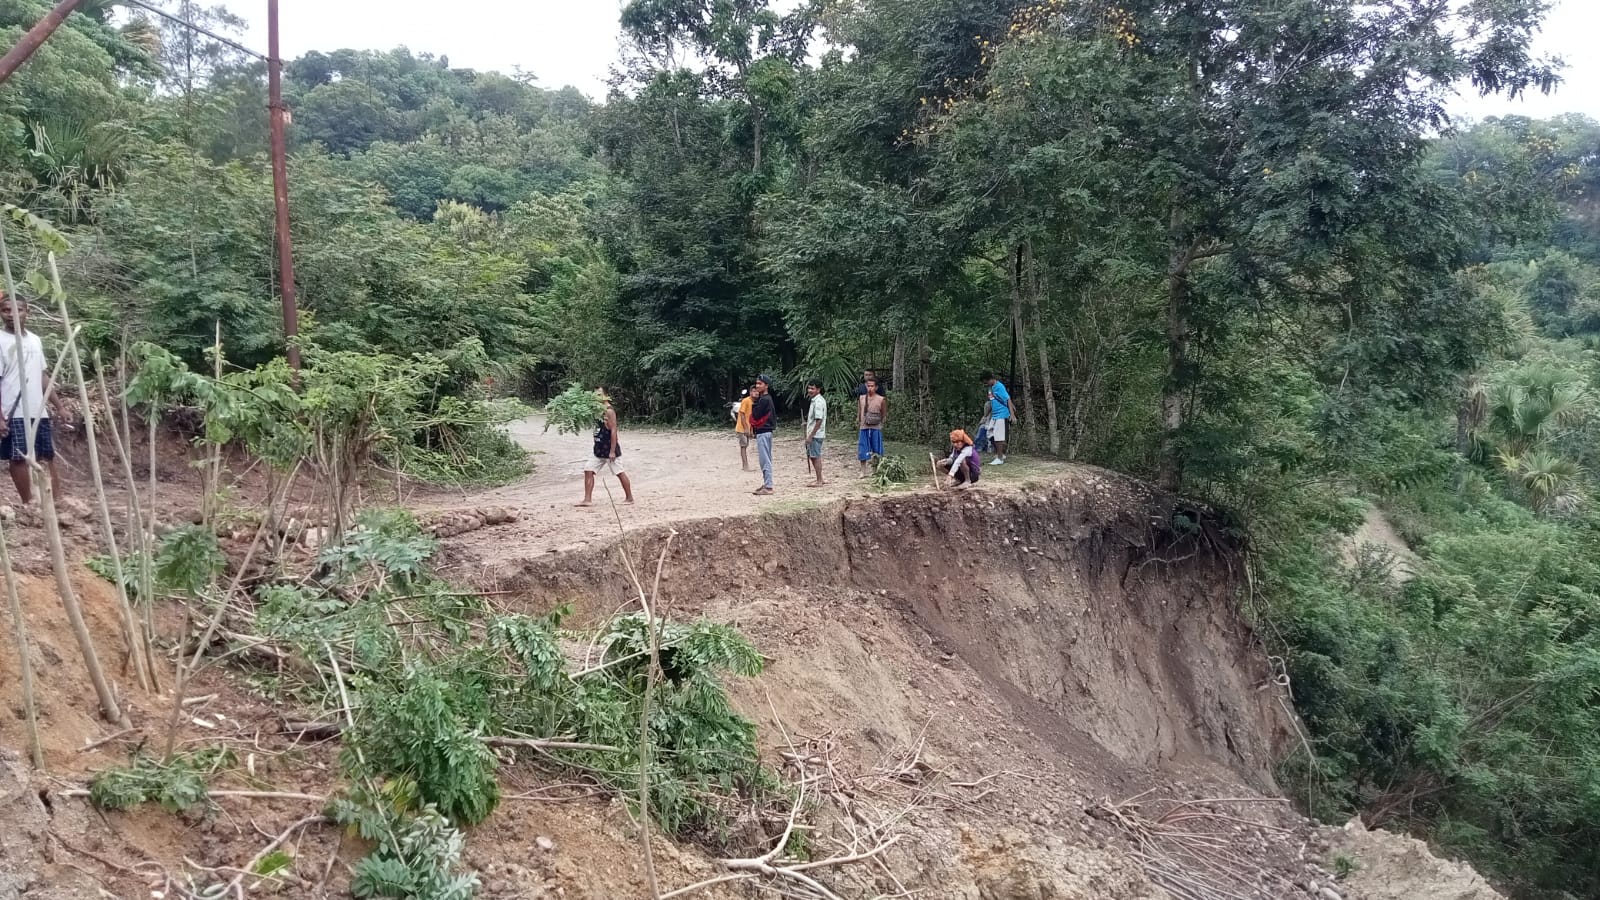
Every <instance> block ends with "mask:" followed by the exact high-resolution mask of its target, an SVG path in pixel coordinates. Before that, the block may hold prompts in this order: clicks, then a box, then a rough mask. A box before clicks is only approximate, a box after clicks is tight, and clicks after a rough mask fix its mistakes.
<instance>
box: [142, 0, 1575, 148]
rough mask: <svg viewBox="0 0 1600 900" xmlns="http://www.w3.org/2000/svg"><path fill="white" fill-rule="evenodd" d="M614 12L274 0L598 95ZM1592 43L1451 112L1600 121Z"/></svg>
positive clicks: (1552, 48) (334, 25) (257, 20)
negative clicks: (1532, 84) (1549, 73)
mask: <svg viewBox="0 0 1600 900" xmlns="http://www.w3.org/2000/svg"><path fill="white" fill-rule="evenodd" d="M158 2H159V0H158ZM223 2H225V3H226V5H227V6H228V7H229V8H230V9H231V10H232V11H233V12H235V13H237V14H239V15H241V16H244V17H245V18H246V19H248V20H249V21H250V23H251V30H250V32H249V34H248V35H247V37H246V39H245V43H246V44H248V45H249V46H251V47H253V48H255V49H258V50H261V51H263V52H264V51H265V50H266V49H267V34H266V25H265V19H266V3H265V0H248V2H246V0H223ZM163 5H165V6H166V7H168V8H172V7H173V4H171V3H165V4H163ZM620 8H621V2H620V0H458V2H455V3H446V4H440V3H438V2H424V0H280V17H281V23H280V28H281V32H282V35H281V36H282V40H283V52H284V55H285V56H287V57H290V58H293V57H295V56H298V55H300V54H302V53H305V52H307V51H309V50H337V49H339V48H341V47H353V48H356V49H364V50H387V49H390V48H393V47H398V46H406V47H409V48H411V49H412V50H413V51H416V52H427V53H433V54H436V55H444V56H448V57H449V58H450V64H451V65H453V66H465V67H470V68H474V69H482V70H497V71H501V72H505V73H508V74H509V73H510V72H511V71H512V70H513V69H514V68H516V67H519V66H520V67H521V68H522V69H523V70H524V71H527V72H531V73H532V74H534V75H535V76H537V77H538V79H539V84H540V85H541V86H543V87H546V88H558V87H561V86H563V85H568V84H570V85H573V86H574V87H577V88H578V89H579V90H581V91H583V92H584V93H585V94H588V95H589V96H591V97H593V98H596V99H600V98H603V97H604V96H605V93H606V77H607V75H608V73H609V70H610V67H611V64H612V62H613V61H615V60H616V58H617V41H618V38H617V13H618V10H619V9H620ZM1597 37H1600V0H1556V8H1555V9H1554V11H1553V12H1552V13H1551V15H1550V18H1549V19H1548V21H1547V23H1546V25H1545V30H1544V34H1543V35H1542V36H1541V37H1540V39H1539V41H1538V44H1537V50H1538V51H1539V52H1540V53H1544V54H1553V55H1556V56H1560V57H1563V58H1564V59H1565V60H1566V62H1567V70H1566V72H1565V78H1566V83H1565V84H1563V85H1562V86H1561V87H1560V88H1559V89H1558V90H1557V91H1556V92H1555V93H1554V94H1552V95H1550V96H1543V95H1536V96H1533V97H1528V98H1525V99H1523V100H1521V101H1508V100H1505V99H1503V98H1499V97H1496V98H1490V99H1488V100H1483V99H1480V98H1478V97H1476V96H1468V97H1463V98H1461V99H1460V100H1459V101H1457V103H1456V104H1455V106H1454V107H1453V110H1452V111H1453V112H1454V113H1455V114H1456V115H1458V116H1462V117H1468V118H1473V119H1482V118H1485V117H1487V116H1493V115H1506V114H1520V115H1527V116H1534V117H1538V118H1544V117H1548V116H1553V115H1557V114H1559V113H1563V112H1583V113H1587V114H1588V115H1590V116H1593V117H1595V118H1597V119H1600V54H1595V53H1593V52H1592V49H1593V47H1592V45H1593V43H1594V41H1595V39H1596V38H1597ZM1585 51H1591V52H1585Z"/></svg>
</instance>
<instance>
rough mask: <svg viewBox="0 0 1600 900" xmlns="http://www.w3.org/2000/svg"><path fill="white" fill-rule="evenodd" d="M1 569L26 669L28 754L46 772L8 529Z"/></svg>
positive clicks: (0, 546) (0, 530)
mask: <svg viewBox="0 0 1600 900" xmlns="http://www.w3.org/2000/svg"><path fill="white" fill-rule="evenodd" d="M0 567H3V568H4V569H5V579H6V601H7V602H8V603H9V604H10V606H11V624H12V627H13V631H14V633H15V635H16V638H17V658H18V661H19V666H18V668H20V669H21V670H22V710H23V714H24V717H25V718H26V719H27V722H28V751H29V754H30V755H31V756H32V757H33V767H34V768H35V769H39V770H41V771H42V770H43V769H44V749H43V747H41V746H40V744H39V714H38V707H37V705H36V704H35V701H34V696H33V657H32V654H31V653H30V652H29V649H28V625H27V623H26V622H24V621H23V619H22V598H21V597H20V596H19V595H18V593H17V575H16V573H15V572H13V571H11V549H10V548H9V547H7V546H6V535H5V528H4V526H0Z"/></svg>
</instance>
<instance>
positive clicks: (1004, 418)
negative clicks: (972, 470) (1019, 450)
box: [983, 372, 1011, 466]
mask: <svg viewBox="0 0 1600 900" xmlns="http://www.w3.org/2000/svg"><path fill="white" fill-rule="evenodd" d="M983 383H984V384H987V385H988V386H989V417H990V420H991V421H990V423H989V439H990V440H992V441H994V462H992V463H990V465H994V466H1003V465H1005V464H1006V431H1007V430H1008V427H1009V426H1010V424H1011V392H1010V391H1008V390H1006V386H1005V385H1003V384H1001V383H1000V379H998V378H996V377H995V375H994V373H993V372H985V373H983Z"/></svg>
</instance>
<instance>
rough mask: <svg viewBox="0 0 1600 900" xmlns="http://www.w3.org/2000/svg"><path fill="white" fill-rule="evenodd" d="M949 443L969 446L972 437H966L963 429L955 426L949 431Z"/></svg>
mask: <svg viewBox="0 0 1600 900" xmlns="http://www.w3.org/2000/svg"><path fill="white" fill-rule="evenodd" d="M950 443H952V444H959V445H961V446H963V447H971V446H972V438H969V437H967V433H966V432H965V431H962V430H961V429H959V428H957V429H956V430H955V431H952V432H950Z"/></svg>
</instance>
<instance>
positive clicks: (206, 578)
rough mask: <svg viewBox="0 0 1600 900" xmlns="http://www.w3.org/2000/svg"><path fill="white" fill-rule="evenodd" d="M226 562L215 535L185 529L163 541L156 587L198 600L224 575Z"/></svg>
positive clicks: (193, 527)
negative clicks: (220, 575)
mask: <svg viewBox="0 0 1600 900" xmlns="http://www.w3.org/2000/svg"><path fill="white" fill-rule="evenodd" d="M226 562H227V560H226V559H224V558H223V556H222V548H221V547H219V546H218V545H217V535H216V532H215V531H212V530H211V529H209V528H204V527H201V526H199V525H185V526H183V527H182V528H178V529H175V530H174V531H172V533H170V534H168V535H167V536H166V537H164V538H162V539H161V543H160V544H159V545H158V546H157V547H156V552H155V563H154V564H155V575H156V584H157V585H158V586H159V587H162V588H165V589H166V590H169V591H174V592H176V593H180V594H183V595H184V596H186V597H198V596H200V594H202V593H204V592H205V590H206V588H208V587H210V586H211V583H212V582H213V581H215V580H216V577H217V576H218V575H219V574H221V572H222V568H223V566H224V565H225V564H226Z"/></svg>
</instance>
